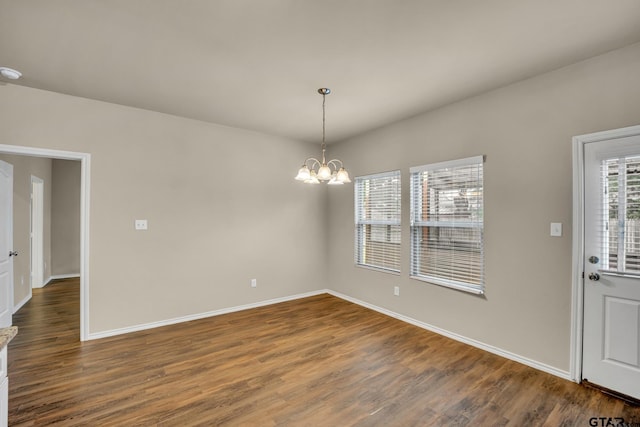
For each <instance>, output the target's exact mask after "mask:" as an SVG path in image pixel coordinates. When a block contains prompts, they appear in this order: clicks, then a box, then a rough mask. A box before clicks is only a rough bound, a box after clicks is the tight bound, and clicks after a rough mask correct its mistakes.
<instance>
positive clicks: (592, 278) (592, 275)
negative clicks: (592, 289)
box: [589, 273, 600, 282]
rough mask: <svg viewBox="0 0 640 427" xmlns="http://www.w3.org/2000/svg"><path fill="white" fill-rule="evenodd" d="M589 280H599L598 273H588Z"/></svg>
mask: <svg viewBox="0 0 640 427" xmlns="http://www.w3.org/2000/svg"><path fill="white" fill-rule="evenodd" d="M589 280H593V281H594V282H597V281H598V280H600V275H599V274H598V273H589Z"/></svg>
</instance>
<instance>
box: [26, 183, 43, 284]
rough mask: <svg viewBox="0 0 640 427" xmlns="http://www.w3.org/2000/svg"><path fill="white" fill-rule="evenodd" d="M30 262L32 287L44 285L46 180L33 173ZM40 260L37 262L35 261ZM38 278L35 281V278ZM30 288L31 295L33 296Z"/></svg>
mask: <svg viewBox="0 0 640 427" xmlns="http://www.w3.org/2000/svg"><path fill="white" fill-rule="evenodd" d="M30 211H31V218H30V219H31V221H30V227H29V228H30V230H29V231H30V233H31V235H30V236H29V237H30V238H29V243H30V253H29V256H30V262H29V273H30V276H31V277H30V279H31V283H30V284H31V289H33V288H41V287H43V286H44V180H43V179H41V178H38V177H37V176H35V175H31V206H30ZM36 260H37V261H38V262H37V263H36V262H34V261H36ZM36 278H37V279H38V280H37V281H35V279H36ZM31 289H29V297H31Z"/></svg>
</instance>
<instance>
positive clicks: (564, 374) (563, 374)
mask: <svg viewBox="0 0 640 427" xmlns="http://www.w3.org/2000/svg"><path fill="white" fill-rule="evenodd" d="M72 277H77V276H72ZM325 293H326V294H330V295H333V296H335V297H337V298H340V299H343V300H345V301H349V302H352V303H354V304H357V305H359V306H362V307H365V308H368V309H371V310H374V311H377V312H378V313H382V314H384V315H387V316H390V317H393V318H395V319H398V320H401V321H403V322H406V323H410V324H412V325H415V326H418V327H419V328H422V329H426V330H428V331H431V332H434V333H436V334H439V335H442V336H445V337H447V338H451V339H453V340H456V341H459V342H462V343H464V344H468V345H471V346H473V347H476V348H479V349H481V350H484V351H488V352H489V353H493V354H496V355H498V356H501V357H504V358H506V359H509V360H513V361H515V362H518V363H522V364H523V365H526V366H529V367H531V368H534V369H537V370H540V371H543V372H546V373H548V374H551V375H555V376H557V377H560V378H563V379H566V380H569V381H573V380H572V379H571V375H570V373H569V372H568V371H563V370H561V369H558V368H555V367H553V366H550V365H547V364H546V363H542V362H538V361H536V360H533V359H530V358H528V357H524V356H520V355H519V354H515V353H512V352H510V351H507V350H503V349H501V348H498V347H495V346H492V345H489V344H485V343H483V342H481V341H477V340H474V339H472V338H467V337H465V336H462V335H459V334H456V333H454V332H450V331H447V330H445V329H442V328H439V327H437V326H433V325H430V324H428V323H425V322H421V321H419V320H416V319H413V318H411V317H408V316H404V315H402V314H399V313H396V312H394V311H391V310H387V309H386V308H382V307H378V306H376V305H373V304H369V303H367V302H364V301H361V300H359V299H357V298H352V297H350V296H348V295H344V294H341V293H340V292H336V291H332V290H330V289H322V290H318V291H312V292H306V293H302V294H296V295H291V296H287V297H281V298H274V299H270V300H266V301H259V302H256V303H252V304H244V305H239V306H235V307H229V308H223V309H220V310H213V311H207V312H204V313H198V314H192V315H188V316H182V317H176V318H173V319H167V320H161V321H158V322H150V323H144V324H140V325H135V326H128V327H126V328H119V329H111V330H108V331H103V332H95V333H90V334H89V336H88V339H89V340H95V339H100V338H106V337H111V336H115V335H121V334H127V333H130V332H137V331H143V330H146V329H152V328H159V327H161V326H168V325H174V324H176V323H182V322H189V321H192V320H198V319H204V318H207V317H213V316H220V315H222V314H228V313H234V312H236V311H242V310H249V309H252V308H258V307H264V306H267V305H272V304H278V303H281V302H286V301H292V300H296V299H301V298H307V297H311V296H315V295H321V294H325Z"/></svg>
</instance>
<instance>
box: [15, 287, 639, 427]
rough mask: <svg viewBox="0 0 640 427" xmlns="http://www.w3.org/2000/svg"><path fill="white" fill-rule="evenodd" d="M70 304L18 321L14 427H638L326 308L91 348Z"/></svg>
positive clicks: (568, 395)
mask: <svg viewBox="0 0 640 427" xmlns="http://www.w3.org/2000/svg"><path fill="white" fill-rule="evenodd" d="M78 301H79V283H78V280H64V281H59V282H56V283H52V284H50V285H49V286H47V287H46V288H44V289H35V290H34V295H33V299H32V300H31V301H30V302H29V303H28V304H26V305H25V306H24V307H23V308H22V309H21V310H20V311H19V312H18V313H17V314H16V315H15V316H14V324H16V325H18V327H19V332H18V336H17V337H16V338H15V339H14V340H13V341H12V342H11V343H10V344H9V358H8V360H9V381H10V386H9V425H10V426H44V425H65V426H67V425H68V426H74V425H83V426H112V425H115V426H151V425H162V426H191V425H203V426H214V425H215V426H217V425H232V426H429V425H435V426H439V425H443V426H458V425H470V426H496V425H509V426H538V425H548V426H591V425H606V424H592V422H590V418H592V417H604V418H609V417H610V418H615V417H621V418H624V420H625V421H626V422H627V423H639V424H638V425H640V408H637V407H633V406H629V405H628V404H626V403H624V402H622V401H620V400H616V399H614V398H612V397H609V396H607V395H604V394H602V393H600V392H599V391H597V390H593V389H590V388H587V387H583V386H580V385H578V384H574V383H572V382H569V381H565V380H562V379H560V378H557V377H554V376H552V375H549V374H546V373H543V372H540V371H537V370H535V369H532V368H529V367H526V366H524V365H521V364H519V363H516V362H512V361H509V360H506V359H503V358H501V357H499V356H496V355H493V354H490V353H487V352H484V351H482V350H478V349H476V348H473V347H470V346H467V345H465V344H461V343H458V342H456V341H453V340H450V339H447V338H444V337H441V336H439V335H436V334H433V333H430V332H428V331H425V330H423V329H420V328H418V327H415V326H412V325H409V324H406V323H403V322H401V321H399V320H395V319H392V318H389V317H386V316H384V315H382V314H379V313H376V312H373V311H370V310H367V309H365V308H362V307H359V306H357V305H354V304H351V303H349V302H346V301H343V300H340V299H338V298H335V297H333V296H329V295H321V296H316V297H311V298H306V299H302V300H297V301H291V302H286V303H282V304H277V305H272V306H269V307H264V308H257V309H253V310H247V311H242V312H238V313H232V314H227V315H223V316H218V317H212V318H209V319H203V320H198V321H193V322H188V323H183V324H179V325H173V326H167V327H163V328H157V329H153V330H148V331H142V332H137V333H131V334H127V335H121V336H117V337H111V338H104V339H101V340H94V341H89V342H85V343H81V342H79V338H78V337H79V330H78V325H79V305H78ZM597 422H598V423H602V422H603V421H601V420H598V421H597Z"/></svg>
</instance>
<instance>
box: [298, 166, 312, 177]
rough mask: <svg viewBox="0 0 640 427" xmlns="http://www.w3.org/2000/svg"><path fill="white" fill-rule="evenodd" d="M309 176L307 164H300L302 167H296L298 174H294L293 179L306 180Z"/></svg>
mask: <svg viewBox="0 0 640 427" xmlns="http://www.w3.org/2000/svg"><path fill="white" fill-rule="evenodd" d="M309 178H311V173H310V172H309V168H308V167H307V165H302V167H301V168H300V169H298V175H296V178H295V179H297V180H298V181H306V180H307V179H309Z"/></svg>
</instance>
